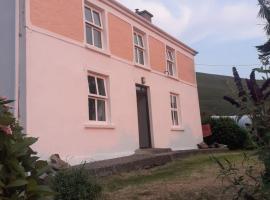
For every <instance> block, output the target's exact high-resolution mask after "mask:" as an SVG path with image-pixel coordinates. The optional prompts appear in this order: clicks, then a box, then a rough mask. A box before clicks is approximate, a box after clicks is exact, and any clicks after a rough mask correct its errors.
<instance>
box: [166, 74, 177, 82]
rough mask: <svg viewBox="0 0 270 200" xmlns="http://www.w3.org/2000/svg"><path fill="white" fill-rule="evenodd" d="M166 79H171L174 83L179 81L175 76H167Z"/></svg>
mask: <svg viewBox="0 0 270 200" xmlns="http://www.w3.org/2000/svg"><path fill="white" fill-rule="evenodd" d="M167 77H168V78H171V79H174V80H176V81H179V79H178V77H177V76H170V75H167Z"/></svg>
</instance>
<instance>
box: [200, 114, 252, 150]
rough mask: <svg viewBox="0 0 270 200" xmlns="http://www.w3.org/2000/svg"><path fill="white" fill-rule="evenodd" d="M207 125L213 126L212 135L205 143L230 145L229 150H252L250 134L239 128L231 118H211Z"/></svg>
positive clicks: (205, 139)
mask: <svg viewBox="0 0 270 200" xmlns="http://www.w3.org/2000/svg"><path fill="white" fill-rule="evenodd" d="M207 123H209V124H210V125H211V130H212V135H211V136H209V137H206V138H204V141H205V142H206V143H207V144H208V145H211V144H213V143H215V142H217V143H220V144H225V145H228V148H229V149H244V148H252V146H253V143H252V141H251V139H250V137H249V135H248V132H247V131H246V130H245V129H243V128H241V127H239V126H238V125H237V124H236V122H235V121H234V120H233V119H230V118H217V119H213V118H209V119H208V121H207Z"/></svg>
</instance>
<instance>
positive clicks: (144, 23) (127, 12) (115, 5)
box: [100, 0, 198, 56]
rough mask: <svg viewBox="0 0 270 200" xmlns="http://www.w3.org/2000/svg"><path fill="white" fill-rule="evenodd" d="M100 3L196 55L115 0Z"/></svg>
mask: <svg viewBox="0 0 270 200" xmlns="http://www.w3.org/2000/svg"><path fill="white" fill-rule="evenodd" d="M100 1H101V2H103V3H105V4H107V5H109V6H113V8H115V9H116V10H118V11H119V12H121V13H122V14H124V15H126V16H128V17H132V18H133V19H134V20H135V21H136V22H138V23H139V24H141V25H142V26H146V27H148V28H150V29H151V30H152V31H154V32H155V33H157V34H159V35H160V36H163V37H164V36H165V37H166V38H167V39H169V40H170V41H171V42H173V43H175V44H176V45H178V46H180V47H182V48H183V49H184V50H186V51H188V52H189V53H191V54H192V55H193V56H195V55H197V54H198V52H197V51H196V50H194V49H193V48H191V47H189V46H188V45H186V44H184V43H183V42H181V41H180V40H179V39H177V38H175V37H174V36H172V35H170V34H169V33H167V32H165V31H164V30H162V29H161V28H159V27H158V26H156V25H154V24H152V23H151V22H148V21H147V20H146V19H144V18H143V17H142V16H140V15H138V14H136V13H135V12H133V11H132V10H130V9H129V8H127V7H126V6H124V5H123V4H121V3H119V2H117V1H116V0H100ZM124 11H125V12H124Z"/></svg>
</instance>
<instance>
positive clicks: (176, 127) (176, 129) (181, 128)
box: [171, 126, 185, 131]
mask: <svg viewBox="0 0 270 200" xmlns="http://www.w3.org/2000/svg"><path fill="white" fill-rule="evenodd" d="M184 130H185V129H184V128H183V127H181V126H173V127H172V128H171V131H184Z"/></svg>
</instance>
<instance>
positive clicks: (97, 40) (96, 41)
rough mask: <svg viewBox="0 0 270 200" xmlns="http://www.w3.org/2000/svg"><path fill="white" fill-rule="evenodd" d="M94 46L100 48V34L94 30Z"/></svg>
mask: <svg viewBox="0 0 270 200" xmlns="http://www.w3.org/2000/svg"><path fill="white" fill-rule="evenodd" d="M94 45H95V46H96V47H98V48H102V42H101V32H100V31H98V30H96V29H94Z"/></svg>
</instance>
